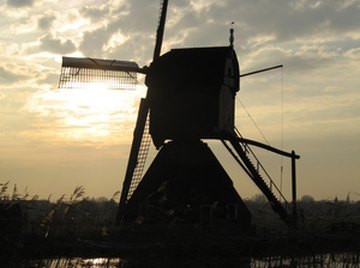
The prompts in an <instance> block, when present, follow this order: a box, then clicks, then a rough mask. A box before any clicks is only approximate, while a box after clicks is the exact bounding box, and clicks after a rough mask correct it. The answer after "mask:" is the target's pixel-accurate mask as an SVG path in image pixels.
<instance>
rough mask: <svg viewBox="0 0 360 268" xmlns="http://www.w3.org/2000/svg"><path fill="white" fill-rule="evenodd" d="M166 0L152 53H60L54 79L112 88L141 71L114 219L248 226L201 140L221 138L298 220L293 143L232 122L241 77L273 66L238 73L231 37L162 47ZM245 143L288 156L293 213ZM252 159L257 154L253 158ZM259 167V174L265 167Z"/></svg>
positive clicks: (284, 213) (66, 84)
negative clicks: (258, 135)
mask: <svg viewBox="0 0 360 268" xmlns="http://www.w3.org/2000/svg"><path fill="white" fill-rule="evenodd" d="M167 6H168V0H162V1H161V5H160V15H159V23H158V28H157V34H156V42H155V48H154V54H153V61H152V62H151V64H150V65H149V66H148V67H144V68H139V66H138V65H137V64H136V63H135V62H129V61H117V60H103V59H90V58H68V57H64V58H63V65H62V72H61V76H60V85H59V86H60V87H62V88H70V87H71V88H73V87H75V88H76V87H83V86H84V85H86V84H87V83H94V81H95V82H107V83H108V84H109V85H110V87H112V88H131V87H132V86H134V85H136V83H137V82H136V81H137V73H142V74H145V75H146V77H145V84H146V85H147V87H148V90H147V95H146V97H145V98H142V99H141V102H140V107H139V111H138V118H137V121H136V126H135V130H134V136H133V142H132V145H131V151H130V156H129V160H128V165H127V170H126V174H125V179H124V182H123V187H122V191H121V197H120V202H119V209H118V213H117V222H118V223H133V222H137V221H138V220H139V218H141V219H142V221H145V222H154V221H155V222H160V223H163V222H165V223H166V222H174V221H175V220H179V219H180V220H181V221H185V222H201V221H203V220H204V218H206V219H210V220H211V221H212V220H220V221H222V222H225V221H230V222H232V223H235V224H236V225H237V226H239V229H241V230H243V231H247V230H248V229H249V228H250V221H251V214H250V212H249V210H248V209H247V207H246V206H245V204H244V202H243V201H242V199H241V197H240V195H239V194H238V193H237V191H236V190H235V188H234V187H233V183H232V180H231V178H230V177H229V175H228V174H227V173H226V171H225V170H224V168H223V167H222V165H221V163H220V162H219V161H218V160H217V158H216V157H215V155H214V154H213V152H212V151H211V150H210V148H209V147H208V146H207V144H206V143H205V142H204V140H206V139H215V140H220V141H221V142H222V143H223V144H224V146H225V148H226V149H227V150H228V151H229V153H230V154H231V156H232V157H233V158H234V159H235V161H236V162H237V163H238V164H239V165H240V166H241V168H242V169H243V170H244V171H245V172H246V174H247V175H248V176H249V177H250V178H251V179H252V180H253V181H254V183H255V184H256V185H257V187H258V188H259V189H260V190H261V191H262V192H263V194H264V195H265V196H266V198H267V199H268V201H269V203H270V204H271V206H272V208H273V210H274V211H275V212H276V213H278V214H279V216H280V217H281V219H282V220H284V221H285V222H286V223H287V224H289V225H291V226H294V225H295V224H296V173H295V160H296V159H299V156H298V155H296V154H295V152H294V151H292V152H291V153H289V152H285V151H282V150H279V149H276V148H274V147H271V146H269V145H265V144H262V143H260V142H257V141H253V140H249V139H245V138H243V137H242V136H241V134H240V132H239V131H238V130H237V129H236V127H235V124H234V121H235V120H234V114H235V96H236V93H237V92H238V91H239V79H240V77H243V76H246V75H251V74H255V73H260V72H264V71H268V70H271V69H275V68H279V67H281V66H274V67H270V68H266V69H261V70H258V71H255V72H251V73H247V74H240V71H239V64H238V60H237V56H236V52H235V50H234V48H233V41H234V37H233V29H231V30H230V45H228V46H222V47H200V48H179V49H172V50H170V51H169V52H167V53H165V54H163V55H161V45H162V40H163V35H164V29H165V21H166V12H167ZM151 141H152V142H153V144H154V145H155V147H156V148H157V149H158V150H159V152H158V154H157V155H156V157H155V159H154V160H153V162H152V163H151V165H150V167H149V168H148V170H147V172H146V173H145V175H144V176H143V175H142V173H143V169H144V165H145V161H146V156H147V152H148V149H149V146H150V144H151ZM251 146H257V147H260V148H262V149H265V150H269V151H271V152H273V153H277V154H280V155H283V156H286V157H289V158H291V164H292V186H293V187H292V213H290V211H289V209H288V205H287V204H288V201H286V199H285V197H284V195H283V193H282V192H281V191H280V190H279V188H278V187H277V186H276V184H275V183H274V181H273V180H272V179H271V178H270V176H269V175H268V173H267V172H266V170H265V169H264V167H263V166H262V164H261V163H260V161H259V160H258V158H257V157H256V155H255V154H254V152H253V151H252V149H251ZM254 161H255V162H254ZM264 174H265V175H264Z"/></svg>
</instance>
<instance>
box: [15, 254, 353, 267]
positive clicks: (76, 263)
mask: <svg viewBox="0 0 360 268" xmlns="http://www.w3.org/2000/svg"><path fill="white" fill-rule="evenodd" d="M13 267H32V268H39V267H43V268H60V267H61V268H63V267H64V268H103V267H107V268H133V267H141V268H143V267H149V268H150V267H154V268H156V267H171V268H177V267H186V268H188V267H189V268H192V267H193V268H201V267H217V268H218V267H234V268H242V267H249V268H270V267H271V268H275V267H299V268H300V267H301V268H310V267H311V268H317V267H329V268H330V267H331V268H345V267H346V268H356V267H359V268H360V253H354V252H352V253H334V254H317V255H313V256H301V257H281V256H273V257H262V258H241V259H240V258H229V257H223V258H217V259H214V258H196V257H192V258H191V259H186V258H183V259H181V260H180V259H177V260H174V259H166V257H165V258H164V256H162V257H161V258H160V257H157V258H155V257H154V256H153V257H150V258H148V259H146V260H145V259H137V260H129V259H123V258H88V259H87V258H57V259H43V260H33V261H28V262H27V263H26V264H25V263H22V264H19V263H18V264H17V265H16V266H13Z"/></svg>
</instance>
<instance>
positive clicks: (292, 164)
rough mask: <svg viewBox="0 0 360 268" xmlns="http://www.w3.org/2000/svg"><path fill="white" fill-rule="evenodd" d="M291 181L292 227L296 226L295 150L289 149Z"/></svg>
mask: <svg viewBox="0 0 360 268" xmlns="http://www.w3.org/2000/svg"><path fill="white" fill-rule="evenodd" d="M291 181H292V209H293V220H294V227H295V228H296V227H297V204H296V200H297V197H296V154H295V151H294V150H293V151H291Z"/></svg>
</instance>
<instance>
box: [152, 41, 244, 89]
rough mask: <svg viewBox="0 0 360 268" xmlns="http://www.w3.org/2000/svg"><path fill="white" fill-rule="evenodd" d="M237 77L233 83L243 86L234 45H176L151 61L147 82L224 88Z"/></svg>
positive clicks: (236, 87)
mask: <svg viewBox="0 0 360 268" xmlns="http://www.w3.org/2000/svg"><path fill="white" fill-rule="evenodd" d="M229 77H230V78H233V79H231V80H233V81H232V83H231V85H228V86H230V87H232V88H233V90H234V91H235V92H236V91H238V90H239V64H238V61H237V56H236V53H235V51H234V50H233V48H232V47H229V46H227V47H201V48H182V49H172V50H171V51H169V52H168V53H166V54H163V55H162V56H161V57H160V58H159V59H158V60H156V61H155V62H153V63H152V64H151V65H150V68H149V72H148V74H147V76H146V81H145V82H146V84H147V86H149V87H154V88H159V87H160V88H167V90H170V88H177V89H181V90H186V89H191V88H194V87H198V88H199V89H200V88H204V89H205V88H208V89H207V90H209V89H211V88H213V89H214V90H215V89H218V90H219V89H220V88H221V86H222V85H224V84H225V85H226V84H228V82H229V79H227V78H229Z"/></svg>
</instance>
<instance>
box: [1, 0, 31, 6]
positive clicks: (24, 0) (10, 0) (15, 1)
mask: <svg viewBox="0 0 360 268" xmlns="http://www.w3.org/2000/svg"><path fill="white" fill-rule="evenodd" d="M6 3H7V5H8V6H10V7H15V8H18V7H31V6H32V5H33V4H34V3H35V0H7V1H6Z"/></svg>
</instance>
